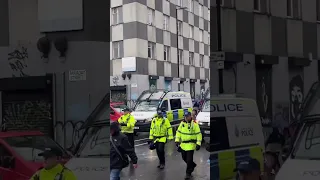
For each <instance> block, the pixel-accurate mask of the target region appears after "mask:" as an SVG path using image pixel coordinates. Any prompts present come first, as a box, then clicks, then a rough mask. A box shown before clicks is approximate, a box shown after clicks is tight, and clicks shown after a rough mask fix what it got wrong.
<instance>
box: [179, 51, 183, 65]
mask: <svg viewBox="0 0 320 180" xmlns="http://www.w3.org/2000/svg"><path fill="white" fill-rule="evenodd" d="M178 61H179V62H178V63H179V64H184V63H183V50H181V49H179V50H178Z"/></svg>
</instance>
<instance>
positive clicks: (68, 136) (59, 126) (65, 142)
mask: <svg viewBox="0 0 320 180" xmlns="http://www.w3.org/2000/svg"><path fill="white" fill-rule="evenodd" d="M83 124H84V121H72V120H67V121H65V122H61V121H58V122H56V124H55V126H54V131H55V133H56V134H59V135H62V136H56V141H57V142H59V143H60V145H62V146H63V147H64V148H66V149H67V150H69V151H73V150H74V148H75V147H76V145H77V142H78V141H79V140H80V138H81V137H82V135H83V133H84V131H85V129H81V127H82V125H83Z"/></svg>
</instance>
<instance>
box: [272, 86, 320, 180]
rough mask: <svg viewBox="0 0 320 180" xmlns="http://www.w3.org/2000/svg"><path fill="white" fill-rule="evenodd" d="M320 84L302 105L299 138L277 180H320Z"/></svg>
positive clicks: (311, 90)
mask: <svg viewBox="0 0 320 180" xmlns="http://www.w3.org/2000/svg"><path fill="white" fill-rule="evenodd" d="M319 107H320V84H319V82H316V83H314V84H313V85H312V87H311V88H310V90H309V93H308V95H307V96H306V98H305V101H304V103H303V104H302V111H301V114H300V115H301V119H300V120H299V121H298V125H299V126H298V129H297V131H296V132H298V133H297V138H296V140H295V143H294V145H293V149H292V151H291V152H290V154H289V155H288V158H287V160H286V161H285V162H284V164H283V165H282V167H281V168H280V170H279V172H278V174H277V176H276V180H283V179H290V180H318V179H320V168H319V167H320V108H319Z"/></svg>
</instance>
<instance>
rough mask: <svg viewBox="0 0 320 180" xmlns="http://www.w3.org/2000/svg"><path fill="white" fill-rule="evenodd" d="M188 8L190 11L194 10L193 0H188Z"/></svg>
mask: <svg viewBox="0 0 320 180" xmlns="http://www.w3.org/2000/svg"><path fill="white" fill-rule="evenodd" d="M188 9H189V11H190V12H193V0H189V1H188Z"/></svg>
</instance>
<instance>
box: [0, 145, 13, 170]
mask: <svg viewBox="0 0 320 180" xmlns="http://www.w3.org/2000/svg"><path fill="white" fill-rule="evenodd" d="M0 157H1V158H0V167H4V168H8V167H5V162H8V161H10V160H11V159H12V155H11V153H10V152H9V151H8V149H7V148H6V147H4V146H3V145H2V144H0Z"/></svg>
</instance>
